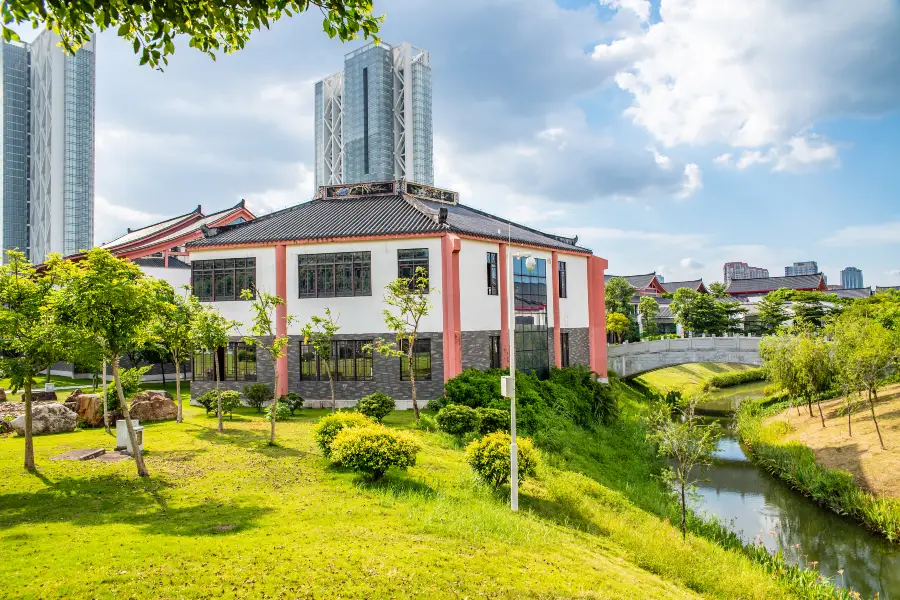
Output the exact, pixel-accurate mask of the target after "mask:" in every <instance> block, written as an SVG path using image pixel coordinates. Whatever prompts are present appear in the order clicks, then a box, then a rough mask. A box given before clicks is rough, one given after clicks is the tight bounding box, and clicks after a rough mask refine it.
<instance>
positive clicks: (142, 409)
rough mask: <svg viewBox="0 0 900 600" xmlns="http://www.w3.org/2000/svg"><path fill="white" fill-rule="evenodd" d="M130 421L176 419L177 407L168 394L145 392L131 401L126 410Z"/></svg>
mask: <svg viewBox="0 0 900 600" xmlns="http://www.w3.org/2000/svg"><path fill="white" fill-rule="evenodd" d="M128 410H129V413H130V415H131V418H132V419H137V420H138V421H165V420H167V419H175V418H177V417H178V407H177V406H176V405H175V402H174V401H173V400H172V396H171V395H170V394H169V393H168V392H162V391H159V390H146V391H143V392H138V393H137V394H135V395H134V397H133V398H132V399H131V407H130V408H129V409H128Z"/></svg>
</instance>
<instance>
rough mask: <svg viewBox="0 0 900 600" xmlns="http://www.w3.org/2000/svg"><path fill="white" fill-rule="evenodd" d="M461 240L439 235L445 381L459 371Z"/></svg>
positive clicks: (451, 236) (447, 235)
mask: <svg viewBox="0 0 900 600" xmlns="http://www.w3.org/2000/svg"><path fill="white" fill-rule="evenodd" d="M461 248H462V242H461V241H460V239H459V238H458V237H457V236H455V235H453V234H452V233H445V234H444V235H443V237H442V238H441V267H442V268H441V282H442V287H443V289H442V290H441V305H442V308H443V310H442V313H443V321H444V381H447V380H449V379H452V378H453V377H456V376H457V375H459V374H460V373H462V336H461V329H462V327H461V323H462V319H461V315H460V306H459V304H460V302H459V251H460V249H461Z"/></svg>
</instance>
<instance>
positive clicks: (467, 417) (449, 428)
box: [437, 404, 478, 435]
mask: <svg viewBox="0 0 900 600" xmlns="http://www.w3.org/2000/svg"><path fill="white" fill-rule="evenodd" d="M437 424H438V427H440V428H441V431H446V432H447V433H449V434H450V435H465V434H467V433H469V432H472V431H477V430H478V413H477V412H475V409H474V408H469V407H468V406H463V405H462V404H451V405H449V406H445V407H444V408H442V409H441V410H440V412H438V414H437Z"/></svg>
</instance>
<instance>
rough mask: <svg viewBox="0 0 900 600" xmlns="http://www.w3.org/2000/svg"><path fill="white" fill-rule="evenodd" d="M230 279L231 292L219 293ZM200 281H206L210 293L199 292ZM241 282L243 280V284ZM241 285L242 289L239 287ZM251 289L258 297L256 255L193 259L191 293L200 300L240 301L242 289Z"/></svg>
mask: <svg viewBox="0 0 900 600" xmlns="http://www.w3.org/2000/svg"><path fill="white" fill-rule="evenodd" d="M220 278H221V281H222V285H223V287H224V286H226V282H228V281H229V280H230V283H231V285H230V287H231V293H226V292H225V291H224V290H223V292H222V293H221V294H219V293H218V289H219V282H220ZM200 282H206V283H207V285H206V286H205V287H207V289H208V292H209V293H208V294H203V295H201V294H198V293H197V292H198V286H199V285H200ZM240 282H243V284H241V283H240ZM239 287H240V289H238V288H239ZM245 289H247V290H250V291H251V292H252V294H253V296H252V297H253V298H256V257H255V256H247V257H242V258H213V259H202V260H194V261H191V293H192V294H193V295H194V296H195V297H196V298H197V300H199V301H200V302H240V301H244V299H243V298H241V291H242V290H245Z"/></svg>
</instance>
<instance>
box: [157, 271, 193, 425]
mask: <svg viewBox="0 0 900 600" xmlns="http://www.w3.org/2000/svg"><path fill="white" fill-rule="evenodd" d="M160 296H161V300H162V303H161V308H160V311H159V315H158V317H157V319H156V320H155V321H154V323H153V335H154V337H155V338H156V344H157V346H158V347H159V348H161V349H162V350H163V352H164V353H165V355H166V356H168V357H169V358H171V360H172V364H174V365H175V401H176V402H178V422H179V423H181V421H182V418H183V407H182V401H181V375H182V373H181V366H182V364H183V363H184V361H185V360H187V359H189V358H190V357H191V356H193V354H194V348H195V346H196V343H197V335H196V332H195V331H194V325H195V322H196V321H197V319H198V317H199V315H200V313H201V311H202V310H203V307H202V305H201V304H200V302H199V301H198V300H197V298H196V297H195V296H194V295H193V294H191V292H190V290H189V289H187V286H185V292H184V294H183V295H179V294H177V293H176V292H175V290H173V289H172V286H170V285H169V284H168V283H166V282H161V286H160ZM163 368H165V367H164V366H163ZM163 382H165V377H164V378H163Z"/></svg>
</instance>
